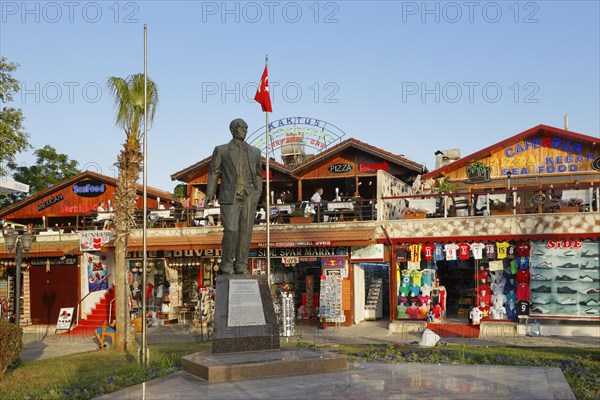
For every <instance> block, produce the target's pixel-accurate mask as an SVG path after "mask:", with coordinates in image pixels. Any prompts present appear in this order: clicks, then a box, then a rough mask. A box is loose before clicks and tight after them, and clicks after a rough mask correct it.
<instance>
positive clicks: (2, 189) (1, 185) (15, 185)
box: [0, 176, 29, 193]
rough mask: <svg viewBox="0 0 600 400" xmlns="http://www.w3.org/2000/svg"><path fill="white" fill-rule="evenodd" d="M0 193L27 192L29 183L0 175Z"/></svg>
mask: <svg viewBox="0 0 600 400" xmlns="http://www.w3.org/2000/svg"><path fill="white" fill-rule="evenodd" d="M0 193H29V185H26V184H24V183H21V182H17V181H13V180H12V179H8V178H6V177H5V176H2V177H0Z"/></svg>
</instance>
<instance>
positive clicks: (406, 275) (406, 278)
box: [400, 269, 410, 287]
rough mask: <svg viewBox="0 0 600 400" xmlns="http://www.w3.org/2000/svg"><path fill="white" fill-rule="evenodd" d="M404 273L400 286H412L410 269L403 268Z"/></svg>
mask: <svg viewBox="0 0 600 400" xmlns="http://www.w3.org/2000/svg"><path fill="white" fill-rule="evenodd" d="M401 274H402V283H401V284H400V286H405V287H409V286H410V271H409V270H407V269H403V270H402V271H401Z"/></svg>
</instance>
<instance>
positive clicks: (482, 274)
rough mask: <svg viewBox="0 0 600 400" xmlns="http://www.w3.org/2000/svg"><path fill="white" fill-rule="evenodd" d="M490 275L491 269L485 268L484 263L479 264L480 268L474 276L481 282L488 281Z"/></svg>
mask: <svg viewBox="0 0 600 400" xmlns="http://www.w3.org/2000/svg"><path fill="white" fill-rule="evenodd" d="M488 277H489V270H487V269H485V268H484V266H483V265H480V266H479V269H478V270H477V271H476V272H475V274H474V276H473V278H474V279H475V280H478V281H480V282H486V281H487V280H488Z"/></svg>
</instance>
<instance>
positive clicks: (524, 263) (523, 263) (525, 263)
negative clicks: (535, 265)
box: [517, 257, 529, 271]
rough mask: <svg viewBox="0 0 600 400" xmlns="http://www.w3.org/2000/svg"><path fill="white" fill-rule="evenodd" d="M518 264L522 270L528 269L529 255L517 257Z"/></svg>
mask: <svg viewBox="0 0 600 400" xmlns="http://www.w3.org/2000/svg"><path fill="white" fill-rule="evenodd" d="M517 266H518V267H519V269H520V270H522V271H525V270H526V269H529V257H519V258H517Z"/></svg>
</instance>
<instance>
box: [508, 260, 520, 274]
mask: <svg viewBox="0 0 600 400" xmlns="http://www.w3.org/2000/svg"><path fill="white" fill-rule="evenodd" d="M518 270H519V267H517V261H516V260H510V273H511V274H513V275H516V274H517V271H518Z"/></svg>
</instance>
